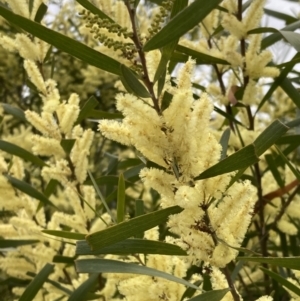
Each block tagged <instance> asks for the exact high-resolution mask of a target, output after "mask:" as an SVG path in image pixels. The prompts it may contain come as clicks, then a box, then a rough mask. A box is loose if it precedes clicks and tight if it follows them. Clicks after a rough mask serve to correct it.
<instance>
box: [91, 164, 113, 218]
mask: <svg viewBox="0 0 300 301" xmlns="http://www.w3.org/2000/svg"><path fill="white" fill-rule="evenodd" d="M88 175H89V177H90V179H91V180H92V183H93V186H94V188H95V190H96V192H97V195H98V196H99V198H100V200H101V202H102V204H103V206H104V207H105V209H106V211H107V213H108V214H109V215H110V217H111V220H112V221H113V222H114V223H116V220H115V217H114V215H113V214H112V212H111V210H110V209H109V207H108V205H107V203H106V201H105V198H104V196H103V194H102V192H101V191H100V189H99V187H98V185H97V183H96V181H95V179H94V177H93V175H92V173H91V172H90V171H89V170H88Z"/></svg>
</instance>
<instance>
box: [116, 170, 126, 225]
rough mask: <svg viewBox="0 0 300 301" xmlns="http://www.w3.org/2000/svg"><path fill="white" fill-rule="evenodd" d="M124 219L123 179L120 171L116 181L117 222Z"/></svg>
mask: <svg viewBox="0 0 300 301" xmlns="http://www.w3.org/2000/svg"><path fill="white" fill-rule="evenodd" d="M124 219H125V181H124V176H123V174H122V173H121V174H120V176H119V183H118V197H117V222H118V223H121V222H123V221H124Z"/></svg>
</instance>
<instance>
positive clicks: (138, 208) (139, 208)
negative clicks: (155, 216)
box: [135, 200, 145, 216]
mask: <svg viewBox="0 0 300 301" xmlns="http://www.w3.org/2000/svg"><path fill="white" fill-rule="evenodd" d="M143 214H145V212H144V201H143V200H136V201H135V216H140V215H143Z"/></svg>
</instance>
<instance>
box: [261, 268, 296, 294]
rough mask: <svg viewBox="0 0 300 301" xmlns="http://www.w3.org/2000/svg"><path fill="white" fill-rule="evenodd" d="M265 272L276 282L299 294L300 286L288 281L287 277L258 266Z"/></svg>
mask: <svg viewBox="0 0 300 301" xmlns="http://www.w3.org/2000/svg"><path fill="white" fill-rule="evenodd" d="M260 269H261V270H262V271H263V272H264V273H265V274H267V275H269V276H270V277H271V278H273V279H274V280H275V281H276V282H278V283H280V284H281V285H282V286H284V287H286V288H287V289H288V290H290V291H292V292H294V293H295V294H297V295H298V296H300V288H299V287H298V286H296V285H295V284H293V283H292V282H290V281H288V280H287V279H285V278H283V277H282V276H280V275H279V274H277V273H274V272H272V271H270V270H268V269H265V268H263V267H261V268H260Z"/></svg>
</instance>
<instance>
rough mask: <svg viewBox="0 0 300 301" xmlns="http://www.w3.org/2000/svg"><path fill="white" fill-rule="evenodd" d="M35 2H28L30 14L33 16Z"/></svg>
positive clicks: (30, 0) (31, 0)
mask: <svg viewBox="0 0 300 301" xmlns="http://www.w3.org/2000/svg"><path fill="white" fill-rule="evenodd" d="M33 1H34V0H29V2H28V10H29V13H30V14H31V12H32V8H33Z"/></svg>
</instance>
